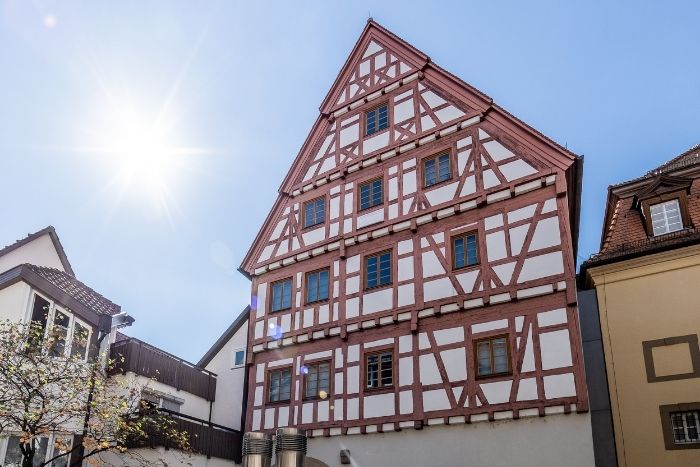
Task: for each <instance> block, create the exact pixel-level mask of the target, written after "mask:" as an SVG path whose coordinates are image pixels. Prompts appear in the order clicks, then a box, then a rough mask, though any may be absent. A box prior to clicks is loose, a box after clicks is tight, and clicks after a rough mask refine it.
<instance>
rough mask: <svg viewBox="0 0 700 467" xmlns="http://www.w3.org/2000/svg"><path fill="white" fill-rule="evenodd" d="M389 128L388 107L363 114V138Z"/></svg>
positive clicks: (384, 105)
mask: <svg viewBox="0 0 700 467" xmlns="http://www.w3.org/2000/svg"><path fill="white" fill-rule="evenodd" d="M388 126H389V106H388V105H387V104H383V105H380V106H379V107H375V108H373V109H372V110H368V111H367V113H365V136H369V135H372V134H374V133H376V132H378V131H382V130H384V129H385V128H387V127H388Z"/></svg>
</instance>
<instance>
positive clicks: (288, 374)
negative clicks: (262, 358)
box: [268, 368, 292, 402]
mask: <svg viewBox="0 0 700 467" xmlns="http://www.w3.org/2000/svg"><path fill="white" fill-rule="evenodd" d="M268 376H269V378H270V381H269V386H268V387H269V388H270V395H269V400H270V402H281V401H288V400H289V398H290V394H291V392H292V369H291V368H284V369H281V370H272V371H270V372H269V373H268Z"/></svg>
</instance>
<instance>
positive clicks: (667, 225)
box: [649, 199, 683, 235]
mask: <svg viewBox="0 0 700 467" xmlns="http://www.w3.org/2000/svg"><path fill="white" fill-rule="evenodd" d="M649 212H650V214H651V225H652V228H653V230H654V235H663V234H666V233H671V232H677V231H679V230H683V219H682V218H681V209H680V205H679V204H678V200H677V199H672V200H671V201H666V202H665V203H659V204H652V205H651V206H650V207H649Z"/></svg>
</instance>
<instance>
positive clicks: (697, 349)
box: [642, 334, 700, 383]
mask: <svg viewBox="0 0 700 467" xmlns="http://www.w3.org/2000/svg"><path fill="white" fill-rule="evenodd" d="M676 344H688V351H689V352H690V359H691V362H692V364H693V371H691V372H690V373H682V374H677V375H665V376H656V369H655V368H654V354H653V349H654V347H663V346H666V345H676ZM642 352H643V353H644V367H645V368H646V373H647V382H648V383H658V382H661V381H675V380H679V379H691V378H700V346H699V345H698V335H697V334H688V335H685V336H673V337H666V338H664V339H656V340H652V341H643V342H642Z"/></svg>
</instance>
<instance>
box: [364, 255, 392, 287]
mask: <svg viewBox="0 0 700 467" xmlns="http://www.w3.org/2000/svg"><path fill="white" fill-rule="evenodd" d="M365 278H366V279H365V287H366V288H368V289H371V288H373V287H380V286H382V285H388V284H391V252H389V251H385V252H383V253H379V254H376V255H372V256H368V257H367V258H365Z"/></svg>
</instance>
